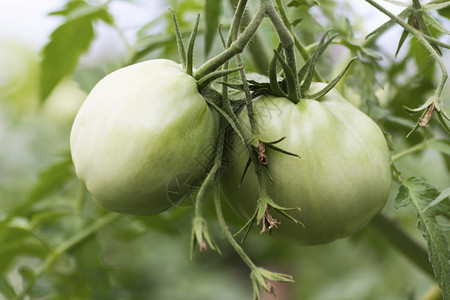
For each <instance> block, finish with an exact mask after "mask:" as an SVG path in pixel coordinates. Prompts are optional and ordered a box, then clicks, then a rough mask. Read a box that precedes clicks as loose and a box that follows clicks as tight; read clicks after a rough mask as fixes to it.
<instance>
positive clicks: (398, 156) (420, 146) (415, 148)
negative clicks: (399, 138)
mask: <svg viewBox="0 0 450 300" xmlns="http://www.w3.org/2000/svg"><path fill="white" fill-rule="evenodd" d="M433 141H434V140H426V141H423V142H421V143H419V144H416V145H414V146H412V147H411V148H408V149H406V150H404V151H402V152H399V153H397V154H395V155H393V156H392V162H396V161H397V160H399V159H401V158H403V157H405V156H407V155H409V154H411V153H414V152H418V151H421V150H423V149H426V148H427V147H428V144H429V143H430V142H433Z"/></svg>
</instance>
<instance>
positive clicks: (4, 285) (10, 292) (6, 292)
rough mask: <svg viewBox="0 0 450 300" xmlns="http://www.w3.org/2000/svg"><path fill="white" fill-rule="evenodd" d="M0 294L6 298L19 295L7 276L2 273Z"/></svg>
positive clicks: (13, 297) (0, 276)
mask: <svg viewBox="0 0 450 300" xmlns="http://www.w3.org/2000/svg"><path fill="white" fill-rule="evenodd" d="M0 294H1V295H3V296H4V297H5V299H15V298H16V297H17V294H16V292H15V291H14V288H13V287H12V286H11V285H10V284H9V282H8V280H7V279H6V278H5V276H4V275H1V274H0Z"/></svg>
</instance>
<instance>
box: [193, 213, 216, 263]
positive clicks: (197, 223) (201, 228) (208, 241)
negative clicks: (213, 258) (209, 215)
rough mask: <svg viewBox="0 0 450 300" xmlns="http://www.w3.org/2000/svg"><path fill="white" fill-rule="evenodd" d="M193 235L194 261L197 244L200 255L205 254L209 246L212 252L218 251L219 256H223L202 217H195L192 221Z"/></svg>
mask: <svg viewBox="0 0 450 300" xmlns="http://www.w3.org/2000/svg"><path fill="white" fill-rule="evenodd" d="M192 224H193V226H192V234H191V255H190V259H191V260H192V259H193V258H194V251H195V247H196V244H197V243H198V246H199V250H200V253H203V252H205V251H206V248H207V246H208V245H209V247H210V248H211V249H212V250H215V251H217V252H218V253H219V254H221V252H220V249H219V247H218V246H217V244H216V243H215V242H214V240H213V239H212V238H211V235H210V234H209V231H208V227H207V224H206V220H205V219H204V218H202V217H194V219H193V221H192Z"/></svg>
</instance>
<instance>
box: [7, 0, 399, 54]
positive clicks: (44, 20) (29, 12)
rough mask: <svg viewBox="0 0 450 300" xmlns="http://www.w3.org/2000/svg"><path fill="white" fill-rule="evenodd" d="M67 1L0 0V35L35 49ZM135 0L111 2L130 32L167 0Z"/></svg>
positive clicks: (367, 14) (361, 7) (378, 18)
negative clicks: (52, 14) (52, 13)
mask: <svg viewBox="0 0 450 300" xmlns="http://www.w3.org/2000/svg"><path fill="white" fill-rule="evenodd" d="M340 1H346V2H349V1H350V2H353V3H352V7H353V8H354V9H355V11H357V12H358V13H359V14H360V16H361V17H363V18H364V20H365V21H364V22H365V24H366V26H367V31H368V32H369V31H370V30H372V29H374V28H376V27H377V26H378V25H380V24H382V23H383V22H385V21H386V20H387V18H386V17H385V16H384V15H383V14H381V13H379V12H378V11H376V10H375V9H374V8H372V7H371V6H370V5H369V4H367V3H366V2H364V1H362V0H340ZM65 2H66V1H65V0H38V1H36V0H0V39H5V38H7V39H13V40H16V41H19V42H23V43H25V44H27V45H30V46H31V47H33V48H34V49H39V48H41V47H42V45H43V44H44V43H45V42H46V41H47V39H48V36H49V33H50V32H51V31H52V30H53V29H54V28H55V27H56V26H57V25H58V24H59V22H60V19H59V18H57V17H48V16H46V14H47V13H48V12H51V11H54V10H57V9H60V8H61V7H62V5H64V3H65ZM135 2H136V4H133V3H128V2H125V1H113V2H112V4H111V10H112V13H113V15H114V16H115V17H116V21H117V23H118V24H119V26H120V27H121V28H124V29H129V31H130V32H132V31H133V29H134V28H137V27H139V26H140V25H142V24H145V23H146V22H148V21H149V20H151V19H152V16H154V15H158V14H160V13H161V12H162V11H164V10H165V8H164V1H155V0H153V1H145V0H136V1H135ZM380 2H382V4H383V6H385V7H386V8H388V9H389V10H390V11H392V12H394V13H398V12H399V11H401V8H399V7H396V6H393V5H391V4H389V3H387V2H384V1H380ZM161 3H162V4H161ZM105 27H106V26H105ZM101 30H102V34H101V35H99V36H100V37H101V38H103V40H104V42H106V43H107V40H108V36H109V35H110V34H112V33H111V32H109V33H108V29H105V28H101ZM110 31H111V30H110ZM105 36H106V39H105Z"/></svg>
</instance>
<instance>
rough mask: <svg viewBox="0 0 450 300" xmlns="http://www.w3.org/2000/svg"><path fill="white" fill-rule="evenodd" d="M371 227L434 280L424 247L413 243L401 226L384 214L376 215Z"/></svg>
mask: <svg viewBox="0 0 450 300" xmlns="http://www.w3.org/2000/svg"><path fill="white" fill-rule="evenodd" d="M371 224H372V226H373V227H374V228H375V229H376V230H377V231H378V232H379V233H380V234H381V235H382V236H383V237H384V238H385V239H386V240H388V241H389V243H390V245H392V246H394V247H395V248H397V250H398V251H400V252H401V253H402V254H403V255H405V256H406V257H407V258H408V259H409V260H411V261H413V262H414V263H415V264H416V265H417V266H418V267H420V268H421V269H422V270H423V271H424V272H425V273H426V274H428V275H429V276H431V277H432V278H434V272H433V268H432V266H431V263H430V261H429V259H428V252H427V249H426V248H425V247H423V246H422V245H421V244H419V243H418V242H417V241H415V240H414V239H413V238H412V237H411V236H410V235H409V234H408V233H407V232H406V231H405V230H403V228H401V226H400V225H399V224H398V223H397V222H396V221H395V220H393V219H391V218H389V217H388V216H386V215H385V214H382V213H380V214H378V215H377V216H376V217H375V218H374V219H373V220H372V222H371Z"/></svg>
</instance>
